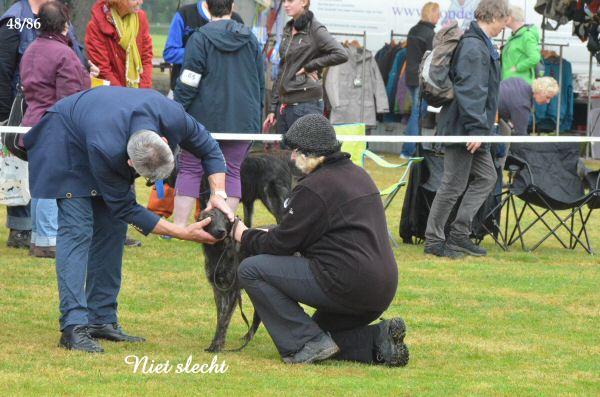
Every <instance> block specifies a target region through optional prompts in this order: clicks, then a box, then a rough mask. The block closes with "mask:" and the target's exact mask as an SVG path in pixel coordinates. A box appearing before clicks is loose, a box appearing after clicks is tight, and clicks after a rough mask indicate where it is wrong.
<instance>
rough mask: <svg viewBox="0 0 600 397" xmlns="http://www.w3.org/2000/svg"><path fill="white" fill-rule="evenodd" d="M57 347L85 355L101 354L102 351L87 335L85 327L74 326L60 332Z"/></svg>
mask: <svg viewBox="0 0 600 397" xmlns="http://www.w3.org/2000/svg"><path fill="white" fill-rule="evenodd" d="M58 346H59V347H62V348H65V349H67V350H79V351H82V352H86V353H103V352H104V349H103V348H102V346H100V344H98V342H96V341H95V340H94V339H93V338H92V337H91V336H90V334H89V332H88V329H87V326H86V325H76V326H70V327H67V328H65V329H64V330H63V331H62V335H61V337H60V341H59V342H58Z"/></svg>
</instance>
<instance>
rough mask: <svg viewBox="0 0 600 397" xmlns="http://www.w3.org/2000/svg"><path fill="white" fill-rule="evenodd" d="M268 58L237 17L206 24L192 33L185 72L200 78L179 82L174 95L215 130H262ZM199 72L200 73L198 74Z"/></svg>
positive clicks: (186, 54)
mask: <svg viewBox="0 0 600 397" xmlns="http://www.w3.org/2000/svg"><path fill="white" fill-rule="evenodd" d="M263 62H264V58H263V55H262V52H261V51H260V47H259V44H258V40H257V39H256V37H254V35H253V34H252V32H251V31H250V29H249V28H248V27H246V26H244V25H242V24H240V23H238V22H235V21H233V20H219V21H214V22H211V23H209V24H206V25H204V26H203V27H202V28H200V29H199V30H198V31H197V32H196V33H194V34H193V35H192V37H191V38H190V40H189V42H188V44H187V46H186V52H185V61H184V63H183V72H182V73H183V74H182V76H183V75H185V73H186V72H192V73H193V74H194V75H195V76H196V78H200V80H199V81H197V80H196V81H191V82H189V81H188V82H187V83H186V82H184V81H182V80H184V79H182V78H181V77H180V78H179V79H178V80H177V84H176V86H175V91H174V93H175V100H176V101H177V102H179V103H181V104H182V105H183V107H184V109H185V110H186V111H187V112H188V113H189V114H191V115H192V116H193V117H194V118H195V119H196V120H198V121H199V122H200V123H201V124H203V125H204V126H205V127H206V128H207V129H208V130H209V131H213V132H236V133H253V132H254V133H256V132H259V131H260V130H261V113H262V103H263V98H264V89H265V80H264V71H263ZM198 75H200V76H201V77H198Z"/></svg>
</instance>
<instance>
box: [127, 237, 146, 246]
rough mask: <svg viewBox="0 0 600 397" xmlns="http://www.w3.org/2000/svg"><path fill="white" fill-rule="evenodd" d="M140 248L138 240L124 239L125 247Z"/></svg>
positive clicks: (140, 243)
mask: <svg viewBox="0 0 600 397" xmlns="http://www.w3.org/2000/svg"><path fill="white" fill-rule="evenodd" d="M141 246H142V242H141V241H139V240H134V239H132V238H129V237H126V238H125V247H141Z"/></svg>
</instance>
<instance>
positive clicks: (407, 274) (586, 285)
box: [0, 156, 600, 396]
mask: <svg viewBox="0 0 600 397" xmlns="http://www.w3.org/2000/svg"><path fill="white" fill-rule="evenodd" d="M389 160H391V161H393V160H394V158H391V156H390V158H389ZM597 166H598V164H597V163H596V168H597ZM369 169H370V171H371V172H372V175H373V176H374V178H375V180H376V182H377V183H378V185H379V186H380V187H385V186H387V185H388V184H390V183H391V182H393V181H394V178H395V177H396V175H395V174H394V173H393V172H389V171H388V172H385V173H384V172H383V171H381V170H375V169H373V168H372V167H371V166H369ZM138 197H139V199H140V201H141V202H146V200H147V197H148V190H147V189H146V188H145V187H144V186H142V184H141V183H139V184H138ZM401 204H402V198H401V197H399V198H398V199H397V200H396V202H395V203H394V204H393V206H392V207H391V208H390V209H389V212H388V220H389V223H390V225H389V226H390V228H391V230H393V231H394V235H397V232H396V231H397V227H398V221H399V217H400V211H401ZM4 216H5V215H4V211H1V212H0V218H2V219H0V222H2V223H3V222H4ZM271 222H272V219H271V218H270V217H269V216H268V215H266V213H265V211H264V209H262V207H261V209H260V211H259V214H258V216H257V224H261V223H262V224H266V223H271ZM589 230H590V231H591V234H592V239H593V241H594V243H595V246H596V248H597V249H600V217H599V216H598V214H595V215H594V216H593V222H592V223H591V224H590V228H589ZM131 233H132V234H133V233H134V232H133V231H132V232H131ZM6 238H7V235H6V229H5V228H0V241H2V242H4V241H5V240H6ZM142 240H143V244H144V247H143V248H142V249H127V250H126V254H125V258H124V263H123V287H122V290H121V294H120V298H119V303H120V306H119V308H120V313H119V314H120V320H121V322H122V323H123V325H124V327H125V329H126V330H127V331H130V332H131V333H133V334H139V335H143V336H145V337H146V338H147V339H148V342H147V343H145V344H137V345H134V344H113V343H108V342H105V343H103V346H104V348H105V349H106V353H105V354H103V355H85V354H81V353H74V352H67V351H64V350H61V349H59V348H57V347H56V345H57V342H58V338H59V333H58V330H57V326H58V315H59V313H58V308H57V306H58V293H57V290H56V275H55V271H54V266H53V262H52V261H50V260H41V259H33V258H31V257H28V256H27V255H26V252H25V251H15V250H9V249H7V248H5V246H4V245H3V244H2V246H0V319H1V320H2V321H1V323H2V325H1V327H0V395H1V396H15V395H36V396H37V395H87V396H94V395H102V396H105V395H161V396H172V395H175V396H189V395H223V396H271V395H272V396H283V395H303V396H304V395H314V396H323V395H327V396H359V395H382V396H399V395H419V396H421V395H432V396H433V395H460V396H463V395H481V396H489V395H518V396H540V395H546V396H555V395H582V396H593V395H600V380H599V374H600V332H599V329H600V304H599V302H600V292H599V289H598V285H599V284H600V259H598V257H596V256H589V255H587V254H585V253H584V252H583V251H582V250H581V249H580V248H578V249H577V250H576V251H568V250H564V249H561V248H560V246H559V245H558V243H556V242H555V241H553V242H551V243H548V244H546V245H545V246H543V247H542V248H541V249H539V250H538V251H536V252H535V253H526V252H522V251H520V250H519V249H516V248H515V249H513V250H511V251H510V252H508V253H505V252H502V251H501V250H499V249H498V248H497V247H495V246H493V245H492V244H491V242H490V241H488V240H489V239H488V240H486V241H485V242H484V246H485V247H486V248H487V249H488V250H489V251H490V255H489V256H488V257H487V258H483V259H475V258H470V259H466V260H461V261H456V262H451V261H446V260H441V259H436V258H431V257H425V256H424V255H423V254H422V247H421V246H407V245H401V246H400V248H399V249H398V250H396V251H395V253H396V258H397V262H398V269H399V274H400V281H399V286H398V292H397V294H396V298H395V300H394V302H393V304H392V306H391V307H390V308H389V310H388V312H387V313H386V314H385V315H386V316H388V317H391V316H397V315H399V316H402V317H403V318H404V319H405V320H406V322H407V324H408V328H409V330H408V336H407V343H408V344H409V347H410V352H411V361H410V363H409V365H408V367H406V368H396V369H389V368H383V367H375V366H367V365H361V364H354V363H345V362H334V361H331V362H326V363H323V364H320V365H314V366H296V367H290V366H286V365H284V364H282V363H281V362H280V360H279V359H278V355H277V352H276V350H275V348H274V346H273V344H272V342H271V340H270V338H269V337H268V335H267V333H266V332H265V329H264V328H261V329H260V330H259V332H258V334H257V336H256V338H255V339H254V340H253V341H252V342H251V344H250V345H249V346H248V347H247V348H246V349H245V350H244V351H243V352H241V353H222V354H219V356H218V357H219V361H221V360H225V361H226V363H227V364H228V365H229V370H228V372H227V373H226V374H223V375H215V374H212V375H200V374H195V375H194V374H186V375H181V374H179V375H177V374H174V373H170V374H163V375H141V374H133V373H132V370H131V368H130V367H128V366H126V365H125V363H124V358H125V357H126V356H127V355H130V354H136V355H139V356H143V355H147V356H148V357H149V358H150V359H154V360H156V362H163V361H166V360H170V361H171V363H179V362H185V361H186V359H187V357H188V356H189V355H190V354H192V355H193V362H195V363H204V362H210V360H211V359H212V355H211V354H208V353H205V352H204V351H203V349H204V348H205V347H207V346H208V345H209V343H210V340H211V337H212V333H213V331H214V324H215V321H216V314H215V309H214V304H213V301H212V299H213V298H212V291H211V288H210V287H209V285H208V283H207V281H206V280H205V276H204V270H203V259H202V250H201V247H200V246H199V245H197V244H193V243H189V242H179V241H170V242H167V241H163V240H160V239H159V238H157V237H156V236H151V237H149V238H143V239H142ZM246 310H247V311H248V312H251V308H250V305H249V304H248V300H246ZM244 332H245V326H244V324H243V322H242V320H241V318H240V316H239V313H236V314H235V315H234V318H233V321H232V326H231V328H230V333H229V338H228V342H229V347H230V348H232V347H237V345H238V343H239V338H240V337H241V336H242V335H243V334H244Z"/></svg>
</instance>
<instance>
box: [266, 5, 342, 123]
mask: <svg viewBox="0 0 600 397" xmlns="http://www.w3.org/2000/svg"><path fill="white" fill-rule="evenodd" d="M306 18H308V21H307V23H306V24H305V26H303V27H302V28H300V29H298V33H297V34H296V35H295V36H293V37H292V26H293V25H294V20H293V19H292V20H290V21H289V22H288V23H287V25H286V26H285V28H283V39H282V40H281V46H280V47H279V55H280V57H281V62H280V64H279V74H278V75H277V80H276V81H275V84H274V85H273V95H272V98H271V106H270V108H269V112H270V113H275V111H276V110H277V105H278V104H283V103H288V104H292V103H298V102H309V101H317V100H319V99H323V82H322V81H321V80H316V81H315V80H313V79H311V78H310V77H308V76H307V75H306V74H302V75H299V76H297V75H296V73H297V72H298V71H299V70H300V69H302V68H304V70H306V71H307V72H313V71H315V70H318V71H321V70H322V69H323V68H325V67H327V66H335V65H339V64H341V63H344V62H346V61H347V60H348V56H347V55H346V51H344V48H343V47H342V45H341V44H340V43H338V42H337V40H336V39H335V38H334V37H332V36H331V35H330V34H329V32H328V31H327V28H325V26H324V25H323V24H321V23H320V22H319V21H317V20H316V19H315V18H314V16H313V15H312V12H311V11H307V13H306Z"/></svg>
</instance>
